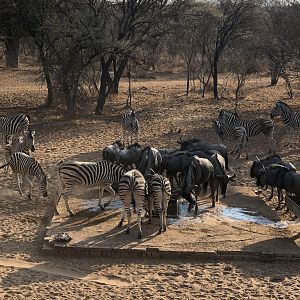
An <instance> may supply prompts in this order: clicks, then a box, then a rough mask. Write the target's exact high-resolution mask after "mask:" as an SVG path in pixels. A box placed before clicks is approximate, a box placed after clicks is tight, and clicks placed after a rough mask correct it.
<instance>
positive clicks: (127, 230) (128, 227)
mask: <svg viewBox="0 0 300 300" xmlns="http://www.w3.org/2000/svg"><path fill="white" fill-rule="evenodd" d="M125 210H126V209H125ZM126 215H127V222H128V223H127V228H126V231H125V233H127V234H128V233H129V232H130V227H131V210H130V207H129V208H128V209H127V210H126Z"/></svg>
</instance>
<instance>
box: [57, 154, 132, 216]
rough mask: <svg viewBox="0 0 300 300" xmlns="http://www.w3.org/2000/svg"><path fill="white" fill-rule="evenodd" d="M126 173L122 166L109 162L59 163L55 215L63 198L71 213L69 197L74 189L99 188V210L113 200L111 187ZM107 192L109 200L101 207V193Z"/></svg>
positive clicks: (113, 194)
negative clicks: (109, 196) (109, 195)
mask: <svg viewBox="0 0 300 300" xmlns="http://www.w3.org/2000/svg"><path fill="white" fill-rule="evenodd" d="M125 173H126V169H124V167H123V166H121V165H119V164H117V163H115V162H110V161H106V160H103V161H99V162H67V163H64V162H59V164H58V177H59V189H60V191H59V196H58V199H57V201H56V204H55V214H58V211H57V205H58V203H59V200H60V198H61V197H63V198H64V201H65V206H66V209H67V211H68V213H69V214H70V216H72V215H73V212H72V211H71V209H70V206H69V202H68V200H69V197H70V195H71V194H72V193H73V192H74V190H75V189H76V188H93V187H99V203H98V205H99V206H100V208H101V209H104V207H105V206H107V205H109V203H110V202H111V201H112V200H113V199H114V198H115V191H114V190H113V188H112V187H111V184H112V183H114V182H119V180H120V178H121V176H122V175H123V174H125ZM104 190H107V191H108V192H109V193H110V194H111V198H110V200H109V201H108V202H107V203H106V204H105V205H104V206H103V205H102V203H101V199H102V198H103V192H104Z"/></svg>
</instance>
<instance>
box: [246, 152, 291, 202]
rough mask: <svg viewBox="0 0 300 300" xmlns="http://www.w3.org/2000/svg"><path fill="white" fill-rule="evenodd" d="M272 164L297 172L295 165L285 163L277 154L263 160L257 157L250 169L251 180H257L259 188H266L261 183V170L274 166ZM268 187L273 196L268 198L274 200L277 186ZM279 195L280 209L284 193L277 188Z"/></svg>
mask: <svg viewBox="0 0 300 300" xmlns="http://www.w3.org/2000/svg"><path fill="white" fill-rule="evenodd" d="M272 164H280V165H282V166H285V167H287V168H288V169H289V170H291V171H293V172H295V171H296V168H295V166H294V165H293V164H291V163H289V162H285V161H284V160H282V158H281V157H280V156H279V155H277V154H274V155H269V156H267V157H265V158H262V159H259V158H258V157H257V158H256V160H255V161H253V163H252V166H251V169H250V177H251V178H256V185H257V186H261V187H264V186H265V185H262V184H261V182H260V176H258V175H259V172H260V171H261V169H263V168H267V167H268V166H269V165H272ZM268 186H270V187H271V195H270V196H269V197H268V198H269V199H272V198H273V195H274V187H275V186H273V185H271V184H269V185H268ZM276 187H277V186H276ZM277 194H278V201H279V204H278V207H279V206H280V203H281V200H282V191H281V189H280V188H278V187H277Z"/></svg>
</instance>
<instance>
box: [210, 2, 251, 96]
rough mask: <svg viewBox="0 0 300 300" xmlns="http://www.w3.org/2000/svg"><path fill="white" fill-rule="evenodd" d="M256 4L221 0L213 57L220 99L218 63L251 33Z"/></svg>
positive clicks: (215, 88) (216, 92)
mask: <svg viewBox="0 0 300 300" xmlns="http://www.w3.org/2000/svg"><path fill="white" fill-rule="evenodd" d="M254 8H255V4H254V3H253V1H247V0H220V1H219V10H220V13H221V16H220V21H219V24H218V27H217V32H216V39H215V46H214V51H213V58H212V74H213V85H214V98H215V99H218V63H219V60H220V59H221V57H222V55H223V54H224V52H225V51H226V50H227V49H228V48H229V46H230V45H231V44H232V43H233V42H235V41H236V40H238V39H240V38H242V37H244V36H246V35H248V34H249V31H250V28H251V25H252V20H253V10H254Z"/></svg>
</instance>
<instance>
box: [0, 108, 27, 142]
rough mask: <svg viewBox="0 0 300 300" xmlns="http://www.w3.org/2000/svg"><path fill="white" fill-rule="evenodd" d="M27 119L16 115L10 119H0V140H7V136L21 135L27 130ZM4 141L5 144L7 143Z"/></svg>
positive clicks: (24, 116) (25, 116) (22, 115)
mask: <svg viewBox="0 0 300 300" xmlns="http://www.w3.org/2000/svg"><path fill="white" fill-rule="evenodd" d="M28 126H29V117H28V116H27V115H25V114H18V115H14V116H11V117H0V131H2V135H3V136H2V138H5V139H6V138H7V137H8V136H9V135H15V134H18V135H23V133H24V131H26V130H28ZM5 139H3V140H4V142H5V143H6V142H7V141H6V140H5Z"/></svg>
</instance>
